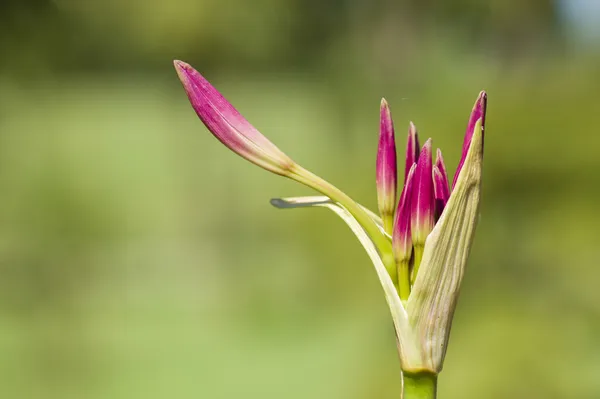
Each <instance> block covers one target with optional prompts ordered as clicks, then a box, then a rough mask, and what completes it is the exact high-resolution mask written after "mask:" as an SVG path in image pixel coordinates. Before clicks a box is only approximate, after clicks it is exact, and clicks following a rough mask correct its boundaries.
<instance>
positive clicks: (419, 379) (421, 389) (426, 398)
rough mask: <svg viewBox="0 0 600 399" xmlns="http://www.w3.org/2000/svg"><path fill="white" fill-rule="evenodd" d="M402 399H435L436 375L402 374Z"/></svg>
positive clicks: (426, 373) (425, 373)
mask: <svg viewBox="0 0 600 399" xmlns="http://www.w3.org/2000/svg"><path fill="white" fill-rule="evenodd" d="M403 381H404V383H403V384H402V399H435V398H436V393H437V375H436V374H432V373H428V372H421V373H414V374H413V373H404V375H403Z"/></svg>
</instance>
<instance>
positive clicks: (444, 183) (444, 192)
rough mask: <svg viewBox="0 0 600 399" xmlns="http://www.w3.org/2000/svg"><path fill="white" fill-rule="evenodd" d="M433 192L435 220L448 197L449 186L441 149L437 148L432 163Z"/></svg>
mask: <svg viewBox="0 0 600 399" xmlns="http://www.w3.org/2000/svg"><path fill="white" fill-rule="evenodd" d="M433 192H434V196H435V217H436V220H437V219H438V218H439V217H440V215H441V214H442V212H443V210H444V207H446V203H447V202H448V198H450V188H449V187H448V175H447V174H446V166H445V165H444V158H442V151H441V150H440V149H439V148H438V150H437V153H436V159H435V165H433Z"/></svg>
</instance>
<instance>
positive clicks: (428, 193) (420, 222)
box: [410, 139, 435, 245]
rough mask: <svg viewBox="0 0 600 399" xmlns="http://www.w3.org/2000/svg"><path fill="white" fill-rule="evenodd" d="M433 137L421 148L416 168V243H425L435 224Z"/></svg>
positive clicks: (413, 207) (413, 229) (413, 203)
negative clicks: (432, 160)
mask: <svg viewBox="0 0 600 399" xmlns="http://www.w3.org/2000/svg"><path fill="white" fill-rule="evenodd" d="M434 198H435V197H434V189H433V165H432V162H431V139H429V140H427V141H426V142H425V145H424V146H423V148H422V149H421V153H420V155H419V160H418V161H417V168H416V170H415V177H414V183H413V188H412V199H411V204H410V207H411V235H412V240H413V243H414V244H415V245H423V244H424V243H425V239H426V238H427V236H428V235H429V233H430V232H431V230H433V226H434V224H435V199H434Z"/></svg>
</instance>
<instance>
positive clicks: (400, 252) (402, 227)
mask: <svg viewBox="0 0 600 399" xmlns="http://www.w3.org/2000/svg"><path fill="white" fill-rule="evenodd" d="M416 168H417V164H413V165H412V167H411V168H410V170H409V172H408V175H407V176H406V183H405V184H404V189H403V190H402V194H401V195H400V201H399V202H398V209H397V210H396V216H395V218H394V232H393V234H392V250H393V251H394V258H395V259H396V267H397V268H398V280H399V287H398V288H399V291H400V298H401V299H402V300H407V299H408V296H409V294H410V285H409V281H410V259H411V256H412V252H413V251H412V249H413V242H412V237H411V232H410V228H411V226H410V225H411V218H410V215H411V206H410V202H411V199H412V189H413V181H414V175H415V170H416Z"/></svg>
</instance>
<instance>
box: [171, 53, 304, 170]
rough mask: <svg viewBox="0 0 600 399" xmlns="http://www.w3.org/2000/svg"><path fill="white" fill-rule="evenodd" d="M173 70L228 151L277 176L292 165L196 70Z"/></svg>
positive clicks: (184, 67)
mask: <svg viewBox="0 0 600 399" xmlns="http://www.w3.org/2000/svg"><path fill="white" fill-rule="evenodd" d="M173 63H174V65H175V69H176V70H177V74H178V75H179V79H180V80H181V83H182V84H183V88H184V89H185V91H186V93H187V95H188V98H189V100H190V103H191V104H192V107H193V108H194V110H195V111H196V114H198V116H199V117H200V120H201V121H202V122H203V123H204V125H205V126H206V127H207V128H208V130H210V132H211V133H212V134H213V135H214V136H215V137H216V138H217V139H218V140H219V141H221V142H222V143H223V144H225V146H227V147H228V148H229V149H230V150H232V151H233V152H235V153H236V154H238V155H239V156H241V157H242V158H245V159H247V160H248V161H250V162H252V163H254V164H256V165H258V166H260V167H262V168H264V169H266V170H268V171H271V172H274V173H277V174H279V175H284V176H285V175H287V174H288V173H289V169H290V167H291V166H292V165H293V164H294V162H293V161H292V160H291V159H290V158H289V157H288V156H287V155H285V154H284V153H283V152H281V150H280V149H279V148H277V147H276V146H275V145H274V144H273V143H271V142H270V141H269V140H268V139H267V138H266V137H265V136H263V135H262V134H261V133H260V132H259V131H258V130H256V128H254V126H252V125H251V124H250V123H249V122H248V121H247V120H246V119H245V118H244V117H243V116H242V115H241V114H240V113H239V112H238V111H237V110H236V109H235V108H234V107H233V106H232V105H231V104H230V103H229V102H228V101H227V100H226V99H225V98H224V97H223V96H222V95H221V93H219V92H218V91H217V90H216V89H215V88H214V87H213V86H212V85H211V84H210V83H209V82H208V81H207V80H206V79H204V77H203V76H202V75H200V73H199V72H198V71H196V70H195V69H194V68H192V67H191V66H190V65H188V64H186V63H185V62H182V61H174V62H173Z"/></svg>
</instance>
